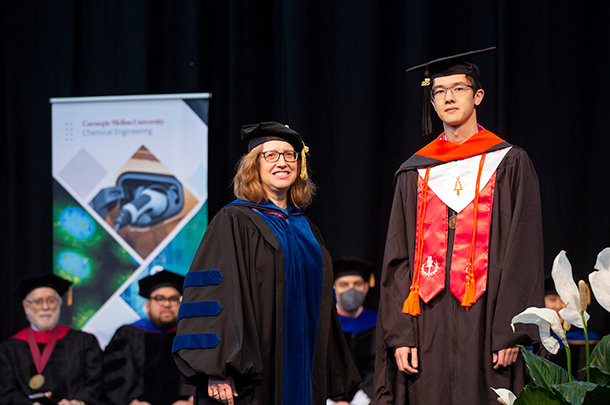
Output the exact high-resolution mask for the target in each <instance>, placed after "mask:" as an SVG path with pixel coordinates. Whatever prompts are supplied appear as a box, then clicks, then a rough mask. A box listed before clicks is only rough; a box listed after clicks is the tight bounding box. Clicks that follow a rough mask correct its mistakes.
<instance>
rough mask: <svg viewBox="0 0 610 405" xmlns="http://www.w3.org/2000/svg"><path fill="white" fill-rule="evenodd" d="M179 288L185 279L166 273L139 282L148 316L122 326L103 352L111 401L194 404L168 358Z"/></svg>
mask: <svg viewBox="0 0 610 405" xmlns="http://www.w3.org/2000/svg"><path fill="white" fill-rule="evenodd" d="M183 284H184V276H181V275H178V274H176V273H173V272H171V271H167V270H163V271H160V272H158V273H156V274H154V275H151V276H148V277H145V278H143V279H141V280H140V281H139V285H140V295H141V296H143V297H144V298H146V299H147V300H146V304H145V305H146V306H145V309H146V313H147V314H148V318H145V319H140V320H139V321H137V322H135V323H133V324H131V325H125V326H121V327H120V328H119V329H118V330H117V331H116V333H115V335H114V337H113V338H112V340H111V341H110V343H109V344H108V346H107V347H106V350H105V351H104V380H105V384H106V394H107V395H108V399H109V401H110V403H112V404H117V405H127V404H129V405H150V404H154V405H188V404H192V402H193V399H192V393H193V391H194V388H193V387H191V386H187V385H186V384H183V383H182V381H181V380H180V373H179V372H178V368H177V366H176V363H175V362H174V358H173V357H172V344H173V341H174V337H176V319H177V318H178V310H179V308H180V301H181V296H182V285H183Z"/></svg>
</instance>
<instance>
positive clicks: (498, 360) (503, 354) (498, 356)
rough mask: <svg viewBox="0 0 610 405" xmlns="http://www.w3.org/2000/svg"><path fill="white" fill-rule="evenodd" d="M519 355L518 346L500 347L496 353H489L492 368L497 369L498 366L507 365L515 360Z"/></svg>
mask: <svg viewBox="0 0 610 405" xmlns="http://www.w3.org/2000/svg"><path fill="white" fill-rule="evenodd" d="M518 355H519V348H518V347H511V348H510V349H502V350H500V351H498V352H497V353H492V354H491V360H492V362H493V363H494V364H495V365H494V369H495V370H497V369H499V368H500V367H508V366H510V365H511V364H513V363H514V362H515V361H517V356H518Z"/></svg>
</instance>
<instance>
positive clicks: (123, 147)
mask: <svg viewBox="0 0 610 405" xmlns="http://www.w3.org/2000/svg"><path fill="white" fill-rule="evenodd" d="M210 98H211V96H210V94H209V93H203V94H176V95H159V96H124V97H86V98H53V99H51V103H52V119H53V123H52V137H53V140H52V145H53V159H52V162H53V273H54V274H56V275H58V276H60V277H63V278H66V279H69V280H71V281H72V287H73V297H74V299H73V301H74V302H73V305H72V306H67V305H65V304H64V305H63V306H62V314H61V323H63V324H65V325H68V326H71V327H73V328H77V329H82V330H84V331H87V332H90V333H93V334H94V335H96V336H97V338H98V341H99V342H100V345H101V346H102V347H105V346H106V345H107V344H108V342H109V341H110V339H111V338H112V336H113V334H114V332H115V330H116V329H117V328H118V327H119V326H121V325H124V324H128V323H132V322H134V321H136V320H138V319H140V318H142V317H146V314H145V313H144V301H145V299H144V298H142V297H140V296H139V295H138V291H139V288H138V280H140V279H141V278H143V277H146V276H148V275H150V274H154V273H155V272H157V271H159V270H161V269H163V268H165V269H167V270H171V271H173V272H176V273H179V274H186V272H187V271H188V268H189V265H190V262H191V261H192V259H193V256H194V254H195V250H196V249H197V246H198V244H199V241H200V240H201V237H202V236H203V232H204V231H205V228H206V226H207V223H208V216H207V198H208V181H207V176H208V107H209V99H210Z"/></svg>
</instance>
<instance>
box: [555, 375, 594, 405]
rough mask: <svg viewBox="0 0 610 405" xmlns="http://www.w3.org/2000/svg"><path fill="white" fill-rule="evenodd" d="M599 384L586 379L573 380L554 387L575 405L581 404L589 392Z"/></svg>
mask: <svg viewBox="0 0 610 405" xmlns="http://www.w3.org/2000/svg"><path fill="white" fill-rule="evenodd" d="M597 386H598V385H597V384H593V383H590V382H585V381H571V382H567V383H565V384H559V385H555V386H553V389H554V390H555V391H557V392H559V393H560V394H561V395H563V397H564V398H565V399H566V400H568V401H569V402H570V403H571V404H573V405H580V404H582V403H583V400H584V399H585V395H587V392H589V391H592V390H593V389H595V388H596V387H597Z"/></svg>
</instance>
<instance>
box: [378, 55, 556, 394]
mask: <svg viewBox="0 0 610 405" xmlns="http://www.w3.org/2000/svg"><path fill="white" fill-rule="evenodd" d="M492 49H494V48H488V49H484V50H480V51H474V52H470V53H466V54H460V55H456V56H451V57H448V58H442V59H438V60H435V61H432V62H429V63H427V64H424V65H420V66H416V67H414V68H411V69H409V70H408V71H414V70H425V72H426V80H424V83H422V85H425V86H426V88H425V89H424V92H425V93H424V94H425V95H426V96H428V97H429V100H430V101H427V102H426V104H427V106H426V105H425V106H424V108H426V107H433V108H434V110H435V111H436V113H437V114H438V116H439V118H440V119H441V120H442V121H443V127H444V133H442V134H441V135H440V136H439V137H438V138H436V139H435V140H433V141H432V142H430V144H428V145H427V146H426V147H424V148H423V149H421V150H420V151H418V152H417V153H415V154H414V155H413V156H412V157H411V158H409V159H408V160H407V161H406V162H404V163H403V164H402V166H401V167H400V169H399V170H398V172H397V173H396V190H395V194H394V201H393V206H392V213H391V217H390V224H389V228H388V235H387V240H386V250H385V257H384V267H383V271H382V277H381V283H380V284H381V290H380V304H379V317H378V321H377V331H378V332H377V333H378V334H377V345H378V351H377V359H376V366H375V398H374V401H373V403H374V404H389V403H394V398H395V400H396V402H395V403H397V404H404V403H406V402H407V401H409V402H408V403H411V404H447V405H449V404H468V405H477V404H489V403H495V401H496V395H495V394H494V393H493V392H492V391H491V390H490V388H489V387H495V388H507V389H510V390H511V391H513V392H515V393H517V392H519V391H520V390H521V389H522V387H523V385H524V379H525V369H524V367H523V362H522V359H521V358H520V356H519V351H518V349H517V348H515V347H514V346H515V345H517V344H523V345H526V346H527V345H531V344H533V343H535V342H536V341H537V340H538V339H539V338H538V334H537V333H536V332H535V331H534V330H533V329H526V328H524V329H518V330H517V332H516V333H513V332H512V330H511V327H510V323H511V319H512V317H513V316H515V315H517V314H518V313H520V312H521V311H523V310H524V309H526V308H527V307H531V306H535V307H541V306H542V304H543V282H544V275H543V258H542V225H541V214H540V198H539V189H538V178H537V176H536V173H535V171H534V168H533V166H532V163H531V161H530V159H529V158H528V156H527V154H526V153H525V151H523V150H522V149H521V148H519V147H516V146H513V145H511V144H509V143H508V142H506V141H504V140H503V139H501V138H499V137H498V136H497V135H495V134H493V133H492V132H490V131H488V130H486V129H485V128H483V127H482V126H480V125H479V124H478V122H477V109H478V107H479V105H480V104H481V102H482V101H483V96H484V91H483V89H482V88H481V85H480V82H479V69H478V67H477V66H476V65H475V64H474V63H473V61H472V60H471V59H470V56H474V55H476V54H480V53H483V52H487V51H490V50H492ZM428 118H429V116H428V115H427V114H424V127H425V128H424V130H425V132H429V130H430V121H429V120H428Z"/></svg>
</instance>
